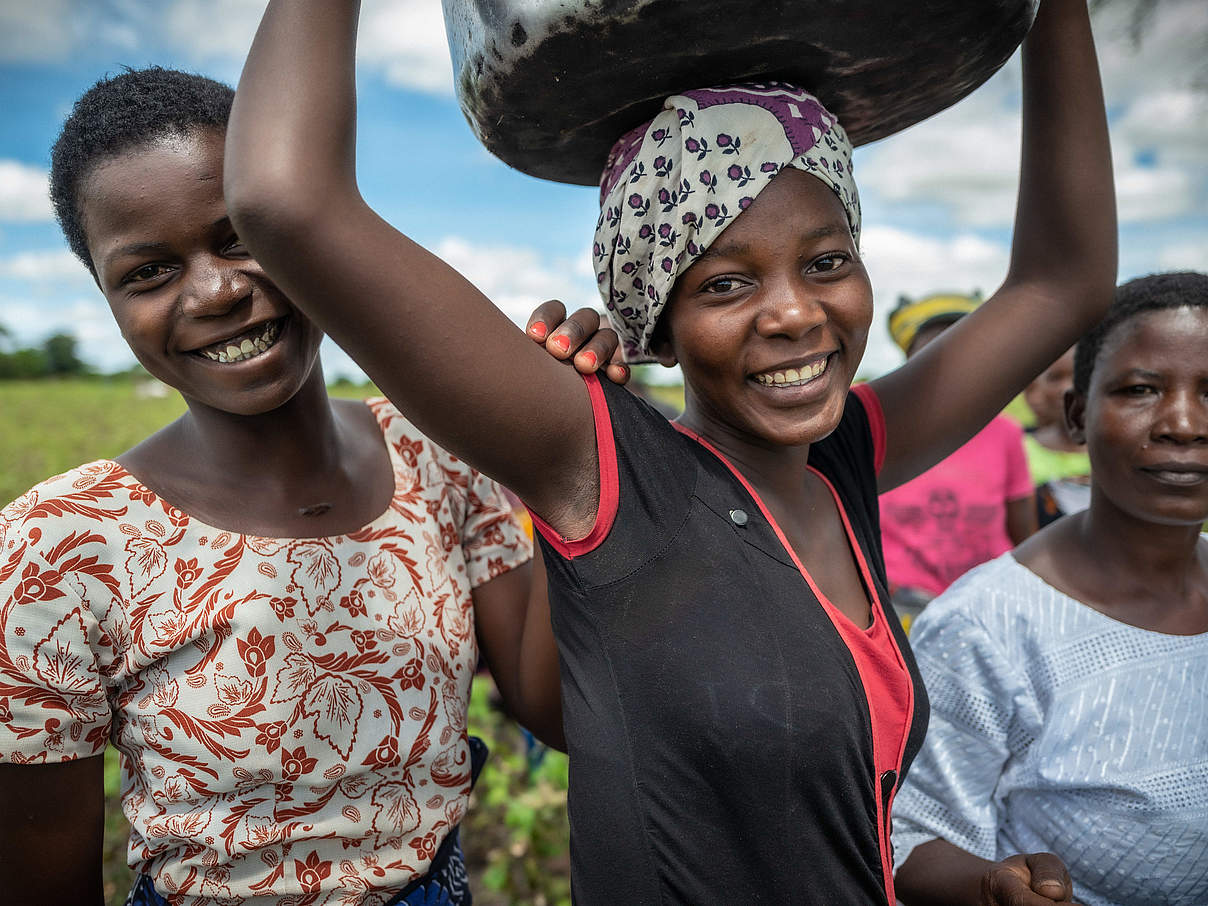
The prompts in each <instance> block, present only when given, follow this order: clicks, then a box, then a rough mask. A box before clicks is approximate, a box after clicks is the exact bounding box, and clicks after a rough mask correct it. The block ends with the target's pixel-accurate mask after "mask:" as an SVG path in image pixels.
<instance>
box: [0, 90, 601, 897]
mask: <svg viewBox="0 0 1208 906" xmlns="http://www.w3.org/2000/svg"><path fill="white" fill-rule="evenodd" d="M233 97H234V92H233V91H232V89H231V88H229V87H228V86H226V85H222V84H220V83H218V82H214V81H212V80H210V79H205V78H202V77H200V76H196V75H191V74H188V73H183V72H176V71H173V70H164V69H148V70H138V71H130V72H125V73H123V74H121V75H119V76H116V77H114V78H112V79H104V80H102V81H101V82H99V83H98V84H97V85H95V86H93V88H91V89H90V90H89V91H88V92H86V93H85V94H84V95H83V96H82V97H81V98H80V99H79V101H78V102H77V103H76V105H75V108H74V109H73V111H72V114H71V116H70V117H69V118H68V120H67V122H66V123H65V125H64V127H63V131H62V134H61V135H60V137H59V140H58V142H57V143H56V145H55V149H54V152H53V161H52V167H51V190H52V194H53V197H54V200H55V203H56V208H57V212H58V216H59V220H60V223H61V224H62V227H63V231H64V234H65V236H66V237H67V240H68V243H69V245H70V246H71V248H72V250H73V251H75V252H76V254H77V255H78V256H79V257H80V259H81V260H82V261H83V262H84V263H85V264H86V265H87V266H88V267H89V269H90V270H91V272H92V274H93V276H94V277H95V279H96V282H97V285H98V287H99V288H100V289H101V291H102V292H103V293H104V294H105V297H106V299H107V300H108V302H109V305H110V308H111V310H112V312H113V315H114V318H115V319H116V320H117V323H118V325H119V327H120V328H121V331H122V335H123V337H124V338H125V339H126V341H127V342H128V343H129V344H130V348H131V350H132V351H133V352H134V354H135V356H136V357H137V358H138V360H139V361H140V362H141V363H142V364H143V365H144V366H145V367H146V368H147V370H148V371H149V372H151V374H153V375H154V376H155V377H157V378H159V379H160V380H162V381H164V382H165V383H167V384H169V385H171V386H172V387H175V388H176V389H177V390H178V391H179V392H180V393H181V394H182V395H183V396H184V398H185V401H186V403H187V404H188V411H187V412H186V414H185V415H183V416H182V417H181V418H180V419H178V420H177V421H175V422H173V423H172V424H171V425H168V426H167V427H166V428H164V429H163V430H161V431H159V432H157V433H156V434H154V435H152V436H151V437H149V438H147V439H146V440H145V441H143V442H142V443H140V444H139V445H138V446H136V447H134V448H133V449H131V450H128V451H126V452H125V453H123V454H122V455H121V456H119V457H118V458H117V459H116V460H101V461H97V462H92V463H87V464H85V465H82V466H80V467H78V468H76V469H73V470H71V471H69V472H67V473H65V474H63V475H60V476H56V477H54V478H50V479H47V480H46V481H44V482H42V483H40V484H39V485H37V486H36V487H34V488H32V489H31V490H30V491H29V492H27V493H26V494H24V495H22V496H21V497H20V498H18V499H17V500H16V501H13V502H12V503H11V504H10V505H9V506H7V507H5V508H4V509H3V510H2V511H0V900H2V901H3V902H4V903H5V904H6V906H27V904H29V906H32V904H39V906H41V904H48V903H53V904H68V903H70V904H75V903H90V904H91V903H97V902H99V901H100V897H101V871H100V869H101V847H102V824H103V822H102V817H103V778H102V773H103V758H102V754H101V753H102V751H103V749H104V747H105V745H106V743H107V742H112V744H113V745H114V746H115V747H116V748H117V749H118V751H119V752H120V753H121V761H122V768H123V776H122V792H121V798H122V807H123V810H124V811H125V814H126V817H127V818H128V819H129V820H130V823H131V826H132V831H131V837H130V843H129V849H128V858H129V861H130V864H131V865H132V866H133V867H134V868H135V870H136V871H137V872H138V873H139V875H140V877H139V879H138V882H137V886H136V888H135V890H134V891H133V892H132V894H131V899H130V901H129V902H130V904H131V906H146V904H162V903H164V902H165V898H169V899H170V900H171V902H172V903H173V904H181V906H205V904H215V903H222V904H231V903H240V904H265V906H268V904H274V903H282V902H288V903H295V904H296V903H300V902H305V903H309V904H321V903H322V904H334V903H340V904H363V903H364V904H383V903H386V902H391V903H402V902H407V903H411V902H414V901H415V900H416V899H418V900H419V901H421V902H425V903H426V902H430V900H429V899H428V898H429V897H436V896H437V895H438V894H439V895H442V896H445V897H448V898H449V899H445V900H442V902H451V903H453V904H458V903H463V902H468V899H467V888H466V878H465V869H464V865H463V864H462V859H461V854H460V850H459V848H458V838H457V826H458V822H459V821H460V819H461V816H462V815H463V814H464V812H465V808H466V801H467V798H468V795H469V791H470V786H471V783H472V779H473V774H474V773H475V771H474V768H472V765H471V762H472V761H475V762H476V761H477V757H476V754H475V752H474V751H473V747H472V745H471V741H470V740H469V738H468V737H467V735H466V724H465V714H466V707H467V704H468V697H469V691H470V680H471V676H472V674H473V671H474V669H475V666H476V665H477V662H478V652H479V646H481V650H482V653H483V655H484V656H485V657H486V660H487V662H488V663H489V665H490V666H491V668H492V672H493V673H494V675H495V679H496V682H497V683H498V685H499V689H500V691H501V692H502V694H503V697H504V700H505V702H506V703H507V705H508V707H509V708H510V709H512V711H513V713H514V714H515V715H516V716H517V717H518V718H519V719H520V720H522V721H523V722H524V723H525V724H526V725H527V726H529V727H531V728H532V729H534V730H535V731H537V732H538V733H539V734H541V735H542V736H544V737H545V738H547V739H549V740H551V741H552V742H554V743H555V744H556V743H558V741H559V739H560V737H561V721H560V714H559V701H558V686H557V668H556V652H555V650H554V645H553V639H552V636H551V634H550V629H549V617H548V609H547V604H546V600H545V594H544V591H545V582H544V578H543V577H541V578H538V579H537V580H536V581H535V582H534V581H533V580H532V579H531V578H530V568H529V565H528V563H529V559H530V544H529V541H528V539H527V538H526V537H525V535H524V533H523V531H522V529H521V528H520V526H519V525H518V524H517V522H516V520H515V518H514V516H513V515H512V513H511V507H510V505H509V504H508V502H507V501H506V499H505V498H504V495H503V492H502V489H501V488H500V487H499V486H498V485H496V484H495V483H494V482H493V481H491V480H490V479H488V478H486V477H485V476H483V475H482V474H481V473H479V472H477V471H475V470H474V469H472V468H470V467H469V466H467V465H466V464H465V463H464V462H461V461H460V460H458V459H456V458H455V457H453V456H452V455H450V454H449V453H447V452H446V451H444V450H443V449H441V448H440V447H438V446H436V445H435V444H434V443H432V442H431V441H430V440H428V439H427V438H426V437H424V436H423V435H422V434H420V433H419V431H417V430H416V429H415V427H413V426H412V425H411V424H410V423H409V422H408V421H407V420H406V419H405V418H404V417H403V416H402V415H401V414H400V413H399V412H398V410H396V409H395V408H394V407H393V406H391V405H390V404H389V403H387V402H386V401H385V400H381V399H379V400H373V401H370V402H369V403H368V404H366V403H362V402H354V401H348V400H333V399H330V398H329V397H328V396H327V390H326V387H325V385H324V381H323V372H322V367H321V364H320V362H319V343H320V340H321V339H322V336H323V335H322V332H321V331H320V329H319V328H318V327H317V326H316V324H315V323H314V322H313V321H312V320H311V319H310V318H308V317H307V316H306V315H305V314H304V313H303V312H302V311H300V310H299V309H298V308H297V307H295V306H294V305H293V303H292V302H291V301H290V300H289V298H287V297H286V296H285V295H284V294H283V293H282V292H281V291H280V290H278V289H277V287H276V286H275V285H274V283H273V282H272V281H271V280H270V279H269V278H268V277H267V276H266V275H265V274H264V272H263V270H261V268H260V266H259V265H258V264H257V263H256V261H255V260H253V259H252V257H251V256H250V255H249V254H248V251H247V249H246V247H245V246H244V245H243V243H242V242H241V241H240V239H239V237H238V235H237V234H236V232H235V230H234V229H233V227H232V226H231V223H230V220H229V219H228V217H227V213H226V205H225V203H224V201H223V196H222V167H223V151H224V143H225V140H226V125H227V117H228V115H229V112H230V108H231V101H232V99H233ZM581 323H582V322H581ZM582 326H584V327H585V328H590V327H591V326H592V325H591V324H590V323H585V324H583V325H582ZM585 332H587V331H586V330H585ZM603 339H604V345H603V346H600V345H599V340H597V341H596V343H597V345H595V346H592V350H593V351H594V353H595V354H596V355H597V360H598V361H600V362H603V361H606V360H607V359H608V357H609V356H608V353H609V352H610V349H609V348H608V345H607V341H608V339H609V338H608V337H604V338H603ZM612 341H613V343H614V344H615V338H612ZM531 351H532V350H529V349H526V350H525V352H526V353H527V352H531ZM562 367H564V366H562ZM538 576H541V572H540V570H538ZM530 592H531V596H530ZM476 766H477V765H475V766H474V767H476Z"/></svg>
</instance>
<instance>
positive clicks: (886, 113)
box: [443, 0, 1038, 185]
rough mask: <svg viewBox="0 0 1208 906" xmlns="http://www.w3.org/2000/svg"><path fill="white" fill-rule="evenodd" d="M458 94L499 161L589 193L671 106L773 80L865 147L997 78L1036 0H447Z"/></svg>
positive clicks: (1034, 8)
mask: <svg viewBox="0 0 1208 906" xmlns="http://www.w3.org/2000/svg"><path fill="white" fill-rule="evenodd" d="M443 2H444V10H445V27H446V29H447V31H448V36H449V48H450V50H451V51H452V54H453V69H454V74H455V77H456V82H457V94H458V99H459V100H460V102H461V108H462V110H463V111H464V113H465V115H466V118H467V119H468V120H469V121H470V125H471V126H472V127H473V129H474V132H475V133H476V134H477V135H478V137H479V139H481V140H482V143H483V144H484V145H486V147H487V149H488V150H490V151H491V153H493V154H495V155H496V156H497V157H499V158H500V159H502V160H503V161H504V162H505V163H507V164H509V165H511V166H513V167H515V168H516V169H518V170H521V171H523V172H525V173H529V174H531V175H533V176H539V177H542V178H544V179H553V180H557V181H558V182H569V183H579V184H582V185H594V184H596V183H597V182H598V180H599V177H600V170H601V168H602V167H603V165H604V159H605V157H606V156H607V154H608V150H609V148H610V147H611V146H612V143H613V142H614V141H615V140H616V139H617V138H618V137H619V136H620V135H621V134H622V133H623V132H625V131H627V130H628V129H631V128H633V127H634V126H636V125H638V124H639V123H641V122H643V121H645V120H647V119H649V118H651V117H652V116H654V114H655V113H656V112H657V111H658V108H659V104H660V102H661V101H662V99H663V98H665V97H666V96H667V95H669V94H674V93H676V92H678V91H684V90H687V89H690V88H701V87H706V86H709V85H717V84H724V83H732V82H740V81H751V80H755V79H771V78H775V79H780V80H784V81H789V82H793V83H796V84H798V85H801V86H802V87H804V88H808V89H809V90H811V91H813V92H814V93H815V94H817V95H818V97H819V98H820V99H821V100H822V102H823V103H825V104H826V105H827V106H828V107H829V108H830V109H831V110H832V111H833V112H834V113H835V114H837V115H838V116H839V119H840V121H841V122H842V123H843V125H844V127H845V128H846V129H847V132H848V135H849V136H850V137H851V139H852V141H853V142H854V143H855V144H857V145H859V144H863V143H866V142H871V141H874V140H876V139H878V138H883V137H884V136H886V135H889V134H891V133H893V132H896V131H898V130H900V129H904V128H906V127H907V126H910V125H912V124H913V123H917V122H918V121H920V120H922V119H925V118H926V117H928V116H931V115H932V114H933V113H936V112H938V111H939V110H942V109H944V108H945V107H948V106H949V105H951V104H953V103H955V102H956V101H958V100H960V99H961V98H962V97H964V96H965V95H967V94H968V93H969V92H970V91H972V90H973V89H974V88H976V87H977V86H978V85H980V84H981V83H982V82H984V81H985V80H986V79H987V78H989V77H990V76H991V75H992V74H993V73H994V72H995V71H996V70H997V69H998V68H999V67H1000V66H1002V64H1003V63H1004V62H1006V60H1007V59H1008V58H1009V57H1010V56H1011V54H1012V52H1013V51H1014V50H1015V48H1016V47H1017V46H1018V45H1019V43H1020V41H1022V40H1023V36H1024V35H1025V34H1026V32H1027V30H1028V27H1029V26H1030V25H1031V22H1032V19H1033V17H1034V16H1035V13H1036V8H1037V5H1038V0H915V2H904V0H596V2H592V0H443Z"/></svg>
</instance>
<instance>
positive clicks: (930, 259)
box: [860, 225, 1009, 377]
mask: <svg viewBox="0 0 1208 906" xmlns="http://www.w3.org/2000/svg"><path fill="white" fill-rule="evenodd" d="M860 245H861V250H862V253H863V255H864V263H865V266H866V267H867V268H868V275H869V278H870V279H871V280H872V287H873V307H874V310H873V323H872V328H871V330H870V331H869V337H868V348H867V351H866V352H865V353H864V362H863V364H862V366H861V368H860V373H861V374H862V375H867V376H870V377H871V376H874V375H878V374H883V373H884V372H886V371H888V370H890V369H892V368H894V367H896V366H897V365H899V364H900V363H901V362H902V353H901V352H900V351H899V349H898V348H897V346H895V345H894V343H893V341H892V340H891V339H890V338H889V331H888V328H887V327H886V323H887V321H888V319H889V313H890V312H891V311H892V310H893V309H894V307H895V306H896V305H897V303H898V297H899V296H900V295H906V296H910V297H911V298H918V297H920V296H924V295H927V294H929V293H935V292H945V291H949V292H961V293H968V292H973V291H974V290H981V292H982V293H983V294H984V295H986V296H989V295H990V294H991V293H992V292H993V291H994V290H995V289H997V288H998V285H999V284H1000V283H1001V282H1002V280H1003V278H1004V277H1005V276H1006V274H1007V264H1008V260H1009V249H1008V248H1007V247H1006V246H1005V245H1002V244H1001V243H996V242H989V241H987V240H985V239H981V238H979V237H977V236H972V235H960V236H956V237H955V238H952V239H937V238H933V237H929V236H922V235H919V234H916V233H910V232H908V231H906V230H901V229H898V228H896V227H883V226H875V225H872V226H869V227H868V229H866V230H865V231H864V233H863V235H862V237H861V239H860Z"/></svg>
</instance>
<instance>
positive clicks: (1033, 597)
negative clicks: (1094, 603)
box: [910, 552, 1085, 663]
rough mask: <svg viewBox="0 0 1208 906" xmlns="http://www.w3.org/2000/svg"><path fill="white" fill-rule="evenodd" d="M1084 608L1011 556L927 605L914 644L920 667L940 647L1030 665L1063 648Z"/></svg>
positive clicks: (915, 628) (985, 567)
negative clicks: (970, 649)
mask: <svg viewBox="0 0 1208 906" xmlns="http://www.w3.org/2000/svg"><path fill="white" fill-rule="evenodd" d="M1083 609H1085V606H1084V605H1082V604H1080V603H1079V602H1077V601H1074V600H1073V599H1071V598H1069V597H1068V596H1066V595H1065V594H1063V593H1062V592H1060V591H1058V590H1057V589H1056V588H1053V587H1052V586H1050V585H1049V584H1048V583H1046V582H1045V581H1044V580H1043V579H1041V578H1040V577H1039V576H1037V575H1036V574H1035V573H1033V572H1032V571H1031V570H1030V569H1028V568H1027V567H1025V566H1023V565H1022V564H1021V563H1020V562H1019V561H1018V560H1016V559H1015V557H1014V556H1013V555H1012V554H1011V553H1009V552H1008V553H1005V554H1003V555H1001V556H1000V557H997V558H995V559H994V560H991V561H989V562H987V563H983V564H982V565H980V566H978V567H975V568H974V569H971V570H970V571H969V572H967V573H966V574H965V575H963V576H962V577H961V578H959V579H958V580H957V581H956V582H954V583H953V584H952V585H951V586H950V587H949V588H948V589H947V590H946V591H945V592H944V593H943V594H941V595H940V596H939V597H937V598H936V599H935V600H934V601H932V602H931V603H930V604H928V605H927V608H926V610H924V611H923V613H922V614H921V615H920V616H919V618H918V619H917V620H916V621H915V622H914V624H913V625H912V627H911V634H910V643H911V647H912V648H914V650H915V653H916V654H917V655H918V656H919V659H920V663H922V662H923V661H924V660H926V659H927V657H928V655H929V654H931V653H934V651H935V649H937V648H945V649H951V648H953V647H960V646H967V645H972V646H974V647H979V646H980V647H982V648H987V649H993V650H994V651H996V652H998V653H1000V654H1002V655H1003V656H1006V657H1009V658H1011V659H1012V660H1013V661H1021V659H1022V661H1031V660H1032V659H1034V658H1035V657H1037V656H1038V655H1039V654H1040V651H1041V649H1047V648H1049V647H1050V646H1051V645H1054V644H1060V640H1061V639H1062V638H1063V637H1064V636H1065V635H1066V633H1067V631H1068V630H1069V629H1070V628H1072V626H1073V625H1074V624H1075V623H1077V622H1078V621H1079V617H1080V614H1081V612H1082V610H1083Z"/></svg>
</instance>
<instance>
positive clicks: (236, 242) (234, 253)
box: [222, 235, 248, 258]
mask: <svg viewBox="0 0 1208 906" xmlns="http://www.w3.org/2000/svg"><path fill="white" fill-rule="evenodd" d="M222 253H223V254H224V255H226V256H227V257H230V258H246V257H248V250H247V248H246V247H245V246H244V244H243V240H242V239H240V238H239V237H238V236H235V235H232V236H231V238H230V239H228V240H227V242H226V245H224V246H223V247H222Z"/></svg>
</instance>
